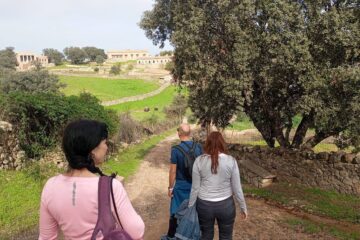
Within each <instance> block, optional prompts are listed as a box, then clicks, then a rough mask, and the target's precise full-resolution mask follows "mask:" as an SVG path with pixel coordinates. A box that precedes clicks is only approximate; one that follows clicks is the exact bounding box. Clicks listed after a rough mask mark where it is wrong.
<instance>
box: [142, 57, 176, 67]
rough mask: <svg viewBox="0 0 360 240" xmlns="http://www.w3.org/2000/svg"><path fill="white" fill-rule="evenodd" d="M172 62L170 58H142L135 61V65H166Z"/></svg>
mask: <svg viewBox="0 0 360 240" xmlns="http://www.w3.org/2000/svg"><path fill="white" fill-rule="evenodd" d="M171 61H172V56H168V55H166V56H155V57H142V58H139V59H138V60H137V64H141V65H149V64H151V65H152V64H166V63H168V62H171Z"/></svg>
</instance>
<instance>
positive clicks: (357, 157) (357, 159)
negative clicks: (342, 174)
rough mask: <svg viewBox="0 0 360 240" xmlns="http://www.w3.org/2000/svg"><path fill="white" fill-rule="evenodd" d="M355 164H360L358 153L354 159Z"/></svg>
mask: <svg viewBox="0 0 360 240" xmlns="http://www.w3.org/2000/svg"><path fill="white" fill-rule="evenodd" d="M352 163H353V164H360V155H359V154H357V155H356V157H354V159H353V160H352Z"/></svg>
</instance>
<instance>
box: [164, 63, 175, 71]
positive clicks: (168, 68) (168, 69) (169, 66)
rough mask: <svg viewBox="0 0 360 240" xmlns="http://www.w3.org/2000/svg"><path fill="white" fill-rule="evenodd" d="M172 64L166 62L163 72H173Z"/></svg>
mask: <svg viewBox="0 0 360 240" xmlns="http://www.w3.org/2000/svg"><path fill="white" fill-rule="evenodd" d="M174 67H175V66H174V62H173V61H170V62H167V63H166V64H165V70H167V71H169V72H173V71H174Z"/></svg>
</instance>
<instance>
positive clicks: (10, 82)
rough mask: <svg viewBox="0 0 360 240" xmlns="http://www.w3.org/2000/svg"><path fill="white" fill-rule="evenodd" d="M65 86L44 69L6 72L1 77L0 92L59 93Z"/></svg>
mask: <svg viewBox="0 0 360 240" xmlns="http://www.w3.org/2000/svg"><path fill="white" fill-rule="evenodd" d="M64 86H65V85H64V84H61V83H60V82H59V78H58V77H57V76H56V75H54V74H50V73H49V72H48V71H47V70H44V69H34V70H30V71H26V72H15V71H6V72H3V74H1V75H0V91H1V92H3V93H10V92H14V91H24V92H31V93H36V92H50V93H58V92H59V90H60V88H63V87H64Z"/></svg>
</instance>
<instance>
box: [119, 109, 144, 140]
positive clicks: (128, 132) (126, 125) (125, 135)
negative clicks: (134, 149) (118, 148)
mask: <svg viewBox="0 0 360 240" xmlns="http://www.w3.org/2000/svg"><path fill="white" fill-rule="evenodd" d="M119 122H120V126H119V131H118V134H117V141H118V142H126V143H131V142H134V141H136V140H138V139H140V138H141V137H142V136H143V127H142V126H141V124H140V123H139V122H137V121H135V120H134V119H133V118H132V117H131V115H130V113H129V112H126V113H122V114H120V117H119Z"/></svg>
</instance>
